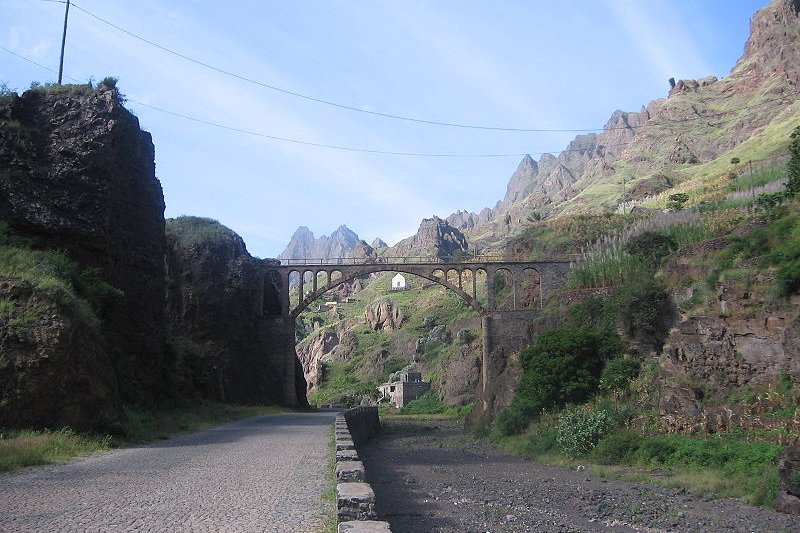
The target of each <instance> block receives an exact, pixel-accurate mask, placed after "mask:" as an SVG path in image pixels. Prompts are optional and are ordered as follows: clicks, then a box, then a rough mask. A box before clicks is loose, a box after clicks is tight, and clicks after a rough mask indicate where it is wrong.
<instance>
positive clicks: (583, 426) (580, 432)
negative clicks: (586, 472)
mask: <svg viewBox="0 0 800 533" xmlns="http://www.w3.org/2000/svg"><path fill="white" fill-rule="evenodd" d="M627 419H628V412H627V411H626V410H624V409H614V408H599V409H587V410H584V409H580V410H576V411H570V412H567V413H565V414H563V415H561V417H560V418H559V425H558V428H557V431H558V436H557V437H556V440H557V442H558V445H559V446H560V448H561V451H562V452H563V453H565V454H566V455H568V456H570V457H582V456H584V455H586V454H587V453H589V452H590V451H592V450H593V449H594V448H595V446H597V443H598V442H599V441H600V439H601V438H602V437H603V436H605V435H606V434H608V433H609V432H611V431H612V430H614V429H616V428H618V427H619V426H621V425H622V424H624V423H625V422H626V421H627Z"/></svg>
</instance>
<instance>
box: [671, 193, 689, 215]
mask: <svg viewBox="0 0 800 533" xmlns="http://www.w3.org/2000/svg"><path fill="white" fill-rule="evenodd" d="M688 201H689V195H688V194H686V193H685V192H679V193H675V194H670V195H669V196H668V197H667V209H669V210H670V211H680V210H681V209H683V206H684V205H685V204H686V202H688Z"/></svg>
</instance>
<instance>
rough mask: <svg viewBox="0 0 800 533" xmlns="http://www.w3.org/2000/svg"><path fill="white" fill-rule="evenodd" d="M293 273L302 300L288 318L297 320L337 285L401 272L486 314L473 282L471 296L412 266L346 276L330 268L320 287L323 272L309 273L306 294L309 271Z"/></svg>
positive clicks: (370, 268)
mask: <svg viewBox="0 0 800 533" xmlns="http://www.w3.org/2000/svg"><path fill="white" fill-rule="evenodd" d="M294 272H297V273H298V274H299V279H300V283H299V285H298V292H299V294H300V296H301V297H302V299H301V300H300V303H298V305H297V307H295V308H294V309H290V310H289V313H288V316H289V317H290V318H297V317H298V316H299V315H300V313H302V312H303V311H304V310H305V309H307V308H308V306H309V305H311V303H312V302H313V301H314V300H316V299H318V298H319V297H320V296H322V295H323V294H325V293H326V292H328V291H330V290H333V289H335V288H336V287H338V286H339V285H342V284H344V283H347V282H348V281H352V280H354V279H356V278H359V277H362V276H365V275H367V274H373V273H376V272H402V273H404V274H411V275H414V276H419V277H421V278H424V279H427V280H428V281H432V282H433V283H437V284H439V285H441V286H442V287H445V288H447V289H450V290H451V291H453V292H455V293H456V294H457V295H458V296H459V297H461V299H462V300H464V301H465V302H466V303H467V304H468V305H469V306H470V307H471V308H472V309H473V310H475V311H476V312H477V313H478V314H479V315H480V316H485V315H486V312H487V311H486V309H485V308H484V307H483V306H482V305H481V304H480V302H479V301H478V297H477V287H476V286H475V283H474V282H473V287H472V289H473V291H472V294H469V293H468V292H467V291H465V290H464V288H463V286H460V285H461V283H460V282H459V285H455V284H453V283H450V282H449V281H448V280H447V278H446V277H439V276H436V275H434V274H433V272H431V273H429V272H426V271H423V270H421V269H419V268H414V267H413V266H412V265H407V266H403V265H391V266H388V265H386V266H378V265H374V266H373V265H370V266H366V267H365V268H364V269H363V270H362V271H359V270H353V271H348V273H347V274H344V273H343V272H341V270H340V269H337V268H331V269H330V270H328V271H327V280H328V281H327V283H326V284H325V285H324V286H322V287H317V283H316V282H317V275H318V274H319V273H320V272H323V271H321V270H320V271H311V273H312V276H313V280H312V286H313V289H312V290H311V291H309V292H308V293H306V292H305V291H304V286H305V282H304V281H305V280H304V274H305V272H309V270H304V269H298V270H292V271H290V272H289V275H290V276H291V275H292V274H293V273H294ZM337 272H339V273H341V274H342V275H341V277H339V278H337V279H333V275H334V274H335V273H337ZM472 279H473V280H474V279H475V272H473V274H472Z"/></svg>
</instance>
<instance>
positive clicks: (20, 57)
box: [0, 0, 81, 83]
mask: <svg viewBox="0 0 800 533" xmlns="http://www.w3.org/2000/svg"><path fill="white" fill-rule="evenodd" d="M41 1H42V2H45V1H48V0H41ZM64 3H66V2H64ZM73 5H74V4H73ZM0 50H2V51H3V52H6V53H7V54H11V55H12V56H14V57H18V58H19V59H22V60H23V61H27V62H28V63H30V64H32V65H36V66H37V67H39V68H42V69H44V70H49V71H50V72H52V73H53V74H58V71H57V70H56V69H54V68H50V67H48V66H45V65H42V64H41V63H37V62H36V61H34V60H33V59H30V58H27V57H25V56H21V55H19V54H18V53H16V52H14V51H13V50H9V49H8V48H5V47H2V46H0ZM64 77H65V78H67V79H70V80H72V81H74V82H75V83H80V82H81V81H80V80H78V79H75V78H73V77H72V76H64Z"/></svg>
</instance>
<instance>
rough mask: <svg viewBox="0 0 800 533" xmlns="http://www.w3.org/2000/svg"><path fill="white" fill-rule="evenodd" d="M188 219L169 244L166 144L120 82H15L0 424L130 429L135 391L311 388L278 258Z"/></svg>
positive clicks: (146, 398) (274, 397)
mask: <svg viewBox="0 0 800 533" xmlns="http://www.w3.org/2000/svg"><path fill="white" fill-rule="evenodd" d="M191 226H192V229H193V230H196V231H183V230H185V229H186V227H185V226H180V224H178V225H173V228H172V231H171V232H170V246H169V250H167V236H166V233H165V221H164V198H163V195H162V190H161V186H160V183H159V181H158V180H157V179H156V177H155V172H154V147H153V143H152V141H151V138H150V135H149V134H148V133H147V132H144V131H142V130H141V129H140V128H139V123H138V120H137V119H136V117H134V116H133V115H132V114H131V113H130V112H128V111H127V110H126V109H125V108H124V107H123V106H122V103H121V99H120V97H119V94H118V92H117V91H116V89H115V88H114V87H109V86H105V85H101V86H100V87H99V88H97V89H93V88H92V87H90V86H85V85H80V86H78V85H74V86H73V85H68V86H48V87H41V88H37V89H34V90H31V91H28V92H26V93H24V94H23V95H22V96H17V95H3V96H2V99H0V426H8V427H43V426H51V427H52V426H61V425H70V426H72V427H74V428H79V429H99V430H102V431H116V430H124V423H125V418H124V414H123V410H122V405H123V404H124V403H137V404H148V405H157V404H158V402H159V401H160V400H161V399H163V398H165V397H175V396H180V395H182V394H183V395H189V396H198V395H199V396H203V397H207V398H214V399H220V400H227V401H235V402H248V403H253V402H278V403H284V404H290V405H296V404H298V403H303V402H304V398H305V396H304V392H305V383H304V381H303V379H302V371H299V363H298V362H297V360H296V357H294V338H293V335H292V333H289V332H288V330H289V328H287V324H286V323H285V322H284V321H283V319H282V318H276V315H278V316H279V315H280V305H279V304H277V303H276V301H275V299H276V298H277V295H276V294H274V292H272V293H270V292H269V291H265V290H264V284H263V277H264V271H265V266H266V265H265V264H264V263H263V262H261V261H259V260H255V259H253V258H252V257H250V256H249V254H247V251H246V249H245V247H244V243H242V242H241V239H240V238H239V237H238V236H236V235H235V234H233V233H232V232H230V231H229V230H223V229H220V228H221V227H218V225H216V226H214V225H213V224H205V225H203V224H194V225H191ZM167 265H168V266H169V271H167V269H166V266H167ZM168 274H169V283H170V285H169V290H167V289H168V288H167V277H168V276H167V275H168ZM165 300H166V302H167V308H168V309H169V316H168V315H167V313H166V312H165ZM168 319H169V320H168ZM168 324H169V329H170V334H171V335H172V336H173V342H171V343H170V344H169V345H168V343H167V327H168ZM296 391H299V392H296Z"/></svg>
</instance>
